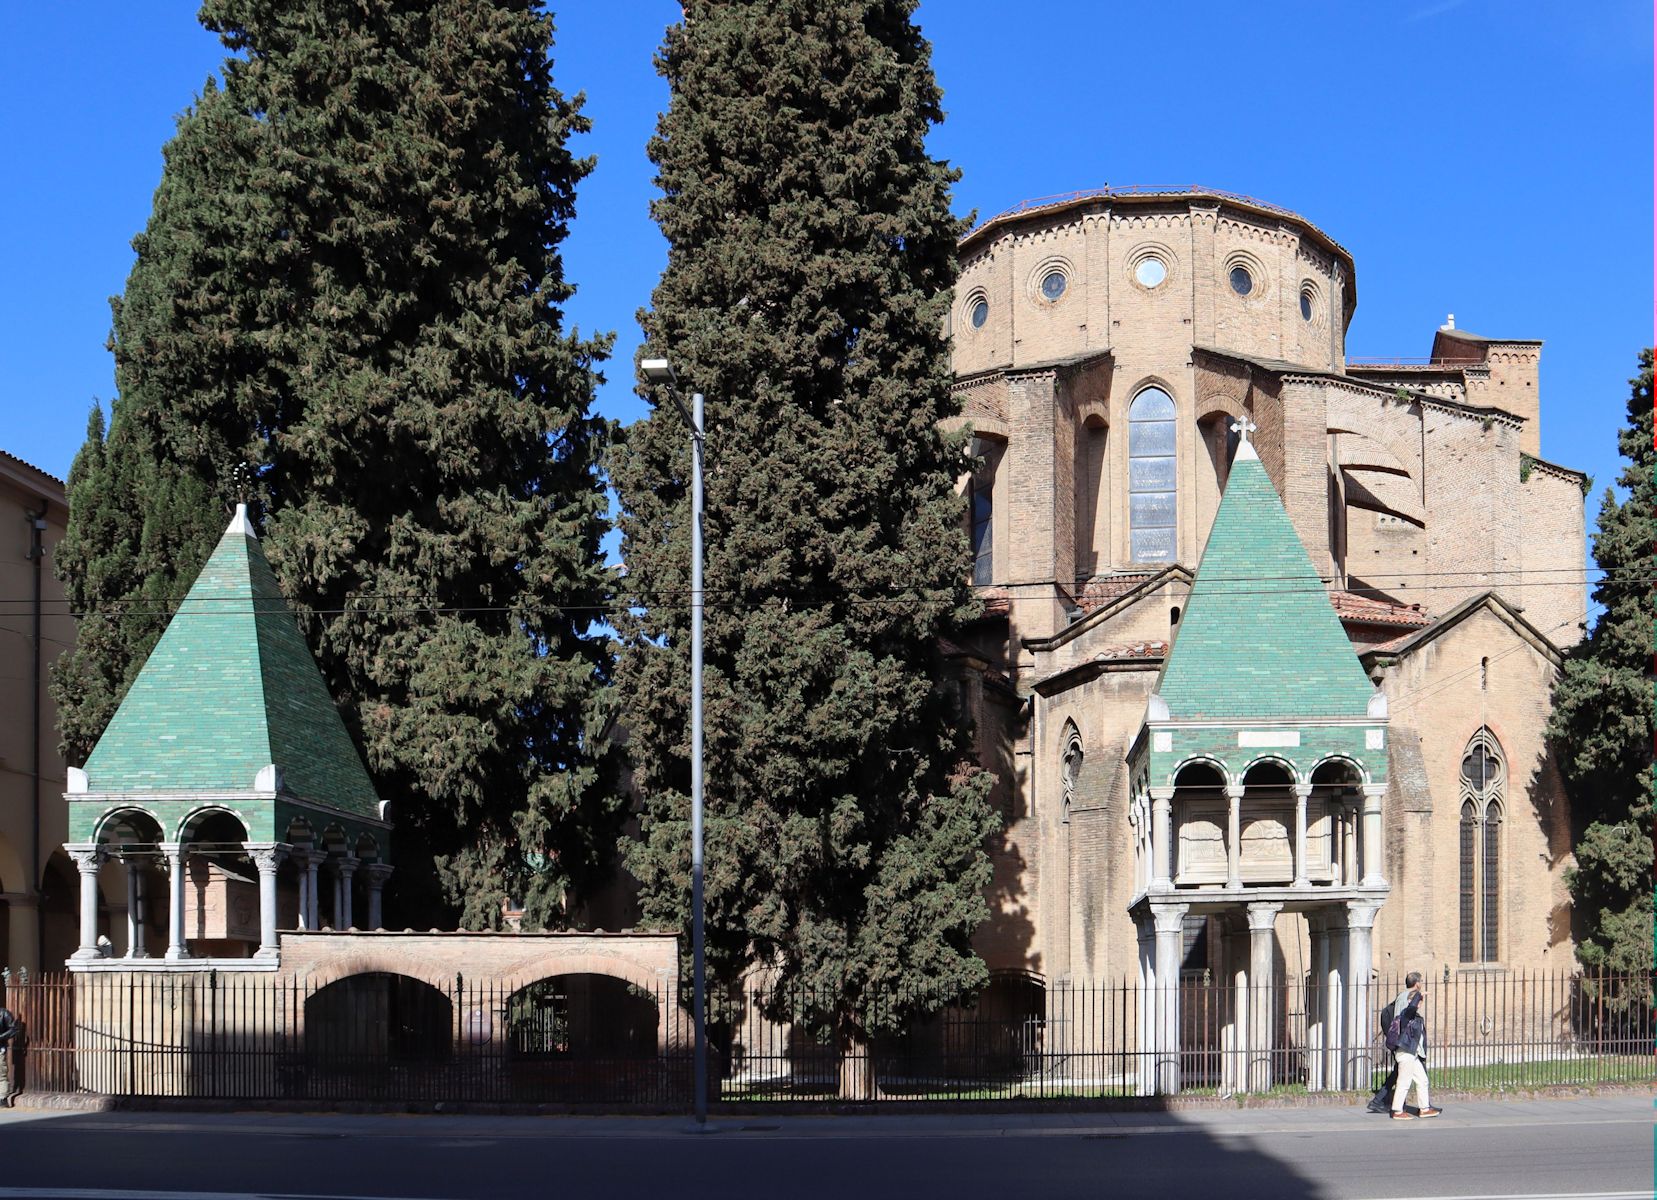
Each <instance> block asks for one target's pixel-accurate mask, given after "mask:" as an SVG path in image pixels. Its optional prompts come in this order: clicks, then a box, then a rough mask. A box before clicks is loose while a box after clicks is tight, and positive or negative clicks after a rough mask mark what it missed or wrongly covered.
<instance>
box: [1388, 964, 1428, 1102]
mask: <svg viewBox="0 0 1657 1200" xmlns="http://www.w3.org/2000/svg"><path fill="white" fill-rule="evenodd" d="M1426 998H1427V997H1426V993H1424V992H1423V991H1422V990H1421V972H1420V971H1411V972H1410V973H1409V974H1408V975H1406V976H1404V990H1403V991H1402V992H1400V993H1399V994H1398V999H1396V1000H1394V1001H1393V1002H1392V1010H1393V1012H1395V1013H1397V1014H1398V1015H1397V1016H1395V1017H1394V1018H1393V1020H1392V1026H1391V1028H1389V1029H1388V1030H1387V1045H1388V1046H1389V1047H1390V1048H1391V1049H1392V1056H1393V1059H1394V1061H1396V1062H1397V1064H1398V1083H1397V1085H1396V1086H1395V1087H1394V1088H1393V1089H1392V1119H1393V1120H1394V1121H1413V1120H1415V1114H1414V1113H1409V1112H1405V1111H1404V1098H1405V1097H1406V1096H1408V1095H1409V1094H1410V1089H1411V1088H1412V1087H1413V1088H1414V1089H1415V1103H1416V1107H1417V1108H1418V1109H1419V1110H1420V1112H1421V1115H1422V1116H1424V1117H1436V1116H1438V1114H1439V1111H1440V1110H1439V1109H1436V1108H1434V1107H1433V1106H1432V1100H1431V1099H1430V1098H1429V1096H1428V1094H1427V1019H1426V1018H1425V1017H1423V1016H1422V1015H1421V1006H1422V1004H1423V1003H1424V1002H1425V1001H1426Z"/></svg>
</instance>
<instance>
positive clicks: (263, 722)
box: [86, 507, 379, 817]
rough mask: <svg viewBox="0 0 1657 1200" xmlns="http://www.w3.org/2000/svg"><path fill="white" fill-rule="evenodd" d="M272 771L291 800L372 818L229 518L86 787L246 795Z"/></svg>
mask: <svg viewBox="0 0 1657 1200" xmlns="http://www.w3.org/2000/svg"><path fill="white" fill-rule="evenodd" d="M273 764H274V765H275V766H276V767H277V768H278V769H279V770H280V771H281V773H282V786H283V790H284V791H285V792H288V793H291V794H292V795H294V796H295V797H297V798H299V799H302V800H307V801H310V802H312V803H316V804H323V805H327V806H329V807H331V808H335V809H339V810H341V811H344V812H348V813H359V814H361V815H363V816H369V817H378V815H379V804H378V799H377V797H376V795H375V793H374V785H373V784H372V783H371V782H370V781H369V778H368V772H367V770H366V769H365V768H364V767H363V763H362V758H361V757H360V756H359V755H358V753H357V748H356V746H355V745H354V744H353V743H352V741H351V736H350V734H349V733H347V732H346V729H345V724H344V722H343V721H341V720H340V715H339V711H338V710H337V709H336V708H335V707H334V702H333V698H332V697H331V696H330V695H329V694H328V688H327V685H326V684H325V683H324V682H323V680H322V674H321V672H320V671H318V670H317V666H316V661H315V660H314V659H313V658H312V657H311V652H310V648H309V647H308V646H306V644H305V639H304V638H303V637H302V636H301V635H300V632H299V627H298V626H297V625H296V624H295V623H294V619H293V614H292V612H291V611H290V610H289V609H288V604H287V601H286V599H285V598H284V597H283V595H282V592H281V589H280V588H279V587H278V586H277V583H276V577H275V575H273V574H272V573H271V569H270V563H269V562H267V561H266V560H265V555H264V551H263V550H262V549H261V548H260V546H259V541H258V539H257V538H256V537H255V536H254V535H253V527H252V525H251V524H249V522H248V520H247V516H246V513H245V511H244V510H243V509H241V508H240V507H238V509H237V513H236V518H235V519H234V520H233V521H231V523H230V527H229V528H228V529H227V530H225V533H224V536H223V537H222V538H220V539H219V544H218V545H217V546H216V547H215V548H214V550H213V553H212V555H211V556H210V557H209V558H208V560H207V565H206V566H204V567H203V568H202V569H201V574H200V575H199V576H197V577H196V581H195V583H194V584H193V585H191V587H190V592H189V594H188V595H187V596H186V597H185V598H184V600H183V602H182V603H180V605H179V606H178V611H177V612H176V613H174V614H173V618H172V621H171V622H170V623H169V624H168V625H167V630H166V632H165V633H163V634H162V635H161V640H160V641H159V642H157V643H156V646H155V649H154V650H153V651H151V652H150V656H149V659H148V660H147V661H146V662H145V663H144V668H143V670H142V671H140V672H139V675H138V678H137V679H136V680H134V681H133V684H132V687H131V689H129V690H128V692H127V695H126V698H125V699H124V700H122V701H121V706H120V708H119V709H117V710H116V713H115V716H114V718H113V719H112V720H111V721H110V723H109V727H108V728H107V729H106V730H104V735H103V737H101V738H99V739H98V744H97V746H95V747H94V748H93V750H92V754H91V756H90V757H89V758H88V759H87V761H86V776H87V779H86V785H87V791H88V792H92V793H109V792H249V791H253V790H255V780H256V779H257V778H258V776H259V773H260V771H262V770H264V768H266V767H267V766H270V765H273ZM263 786H264V788H265V789H269V788H270V787H271V786H272V785H271V784H270V783H269V782H266V783H265V784H264V785H263Z"/></svg>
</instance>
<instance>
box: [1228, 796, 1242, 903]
mask: <svg viewBox="0 0 1657 1200" xmlns="http://www.w3.org/2000/svg"><path fill="white" fill-rule="evenodd" d="M1225 798H1226V819H1225V885H1226V887H1228V888H1233V889H1236V888H1240V887H1242V886H1243V785H1242V784H1241V783H1239V782H1235V781H1233V782H1231V783H1227V784H1226V785H1225Z"/></svg>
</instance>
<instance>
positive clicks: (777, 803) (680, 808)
mask: <svg viewBox="0 0 1657 1200" xmlns="http://www.w3.org/2000/svg"><path fill="white" fill-rule="evenodd" d="M914 7H915V6H914V4H913V3H912V2H911V0H699V2H694V3H689V4H687V5H686V6H685V20H684V22H683V23H682V24H680V25H678V26H675V27H673V28H671V29H670V30H669V31H668V34H667V40H666V45H665V48H664V50H663V53H662V54H661V56H660V58H659V60H658V68H659V69H660V70H661V72H662V73H663V74H664V75H665V76H666V77H667V78H668V80H669V81H670V84H671V88H672V95H671V102H670V105H669V108H668V111H667V112H666V113H665V114H664V115H663V116H662V118H661V120H660V124H659V126H658V130H657V134H656V136H655V138H654V139H653V140H652V141H651V143H650V155H651V158H652V161H654V162H655V164H656V165H657V167H658V171H659V174H658V183H659V185H660V187H661V189H662V191H663V196H662V198H661V199H659V200H658V201H657V202H656V203H655V205H654V213H655V216H656V219H657V221H658V222H659V224H660V226H661V228H662V231H663V233H664V234H665V235H666V237H667V241H668V247H669V249H668V265H667V269H666V271H665V273H664V275H663V277H662V279H661V282H660V284H659V285H658V287H657V289H656V292H655V295H654V303H653V307H652V308H651V309H650V310H649V311H648V312H645V313H643V314H641V320H642V322H643V324H644V328H645V332H646V337H647V343H646V344H647V347H648V352H649V353H652V354H665V355H667V356H669V357H670V358H671V360H672V362H673V364H674V366H675V370H676V371H677V373H678V375H679V379H680V382H681V389H682V391H683V392H684V393H685V394H686V395H688V394H689V392H690V391H691V390H699V391H702V392H704V393H705V395H706V397H707V425H708V430H709V432H708V451H707V460H706V462H707V501H706V510H707V517H706V522H705V529H706V546H707V569H706V577H705V587H706V589H707V597H708V611H707V618H706V626H705V637H704V644H705V661H706V672H705V675H706V682H705V688H706V697H707V700H706V728H707V740H706V763H707V774H706V796H707V827H706V828H707V847H708V852H707V876H706V878H707V884H706V896H707V912H708V931H709V932H708V952H709V961H710V964H711V966H712V969H713V970H714V972H715V973H716V975H717V976H719V977H721V978H724V979H727V980H728V979H732V978H734V977H736V976H737V975H738V974H739V973H740V972H741V971H742V970H743V969H744V968H746V967H747V966H749V965H751V964H760V965H763V966H764V967H766V968H768V969H771V970H773V971H775V973H776V975H775V978H776V979H777V980H778V981H779V982H780V983H781V984H782V985H784V986H785V987H786V986H790V985H795V986H799V987H802V988H804V989H807V990H808V991H809V992H810V993H811V994H814V995H819V996H821V997H823V998H824V1007H823V1010H822V1011H821V1013H820V1014H819V1019H821V1020H823V1021H824V1022H825V1023H831V1024H832V1025H833V1026H834V1029H835V1032H836V1033H837V1035H838V1036H839V1038H840V1040H841V1042H842V1044H843V1045H848V1046H849V1045H854V1044H859V1043H861V1042H863V1041H865V1040H866V1039H867V1037H868V1036H869V1035H870V1034H871V1033H874V1032H879V1031H881V1030H887V1029H891V1028H894V1027H896V1026H897V1025H898V1024H900V1023H901V1022H902V1021H903V1020H905V1019H906V1018H907V1017H908V1016H910V1015H912V1014H914V1013H916V1012H920V1011H925V1010H927V1009H929V1008H933V1007H936V1006H938V1005H940V1004H942V1003H945V1002H947V1001H949V1000H952V999H954V998H956V997H957V996H958V995H959V994H960V993H961V992H963V991H964V990H967V989H971V988H973V987H975V986H977V985H979V984H981V983H982V982H983V981H984V979H985V977H986V973H985V968H984V965H983V963H982V962H981V960H979V959H978V958H977V957H976V956H975V955H974V954H973V953H972V951H971V948H970V946H969V937H970V934H971V932H972V930H973V928H974V927H975V926H976V925H977V924H978V923H979V922H980V921H981V920H982V919H983V918H984V916H985V915H986V913H987V909H986V905H985V901H984V899H983V891H984V888H985V886H986V885H987V883H988V880H989V862H988V858H987V855H986V854H985V852H984V849H983V844H984V839H985V837H986V836H987V834H988V833H989V832H991V830H992V829H993V827H994V825H995V821H996V818H995V816H994V814H993V813H992V811H991V810H990V808H989V806H988V804H987V802H986V799H985V797H986V792H987V788H986V777H985V776H984V775H983V773H982V772H981V771H979V770H978V769H977V768H976V767H975V766H972V765H971V764H970V761H969V758H970V749H969V746H968V744H967V740H966V737H965V733H966V731H965V729H964V725H965V721H964V719H963V718H962V716H961V714H960V713H959V712H958V711H957V709H956V708H955V707H954V705H953V703H952V701H951V699H950V693H949V689H948V688H947V687H946V686H944V684H943V681H942V680H941V678H940V675H939V668H938V654H937V648H938V638H939V636H940V633H941V632H943V631H944V630H945V629H947V628H948V627H949V625H950V623H951V622H952V621H955V620H958V619H961V618H963V617H964V616H965V615H967V614H968V613H969V612H970V610H971V604H972V601H971V596H970V589H969V588H968V586H967V583H966V581H967V579H968V575H969V564H968V557H967V549H966V543H965V537H964V531H963V528H962V508H961V501H960V499H959V498H958V496H957V495H956V493H955V490H954V488H955V480H956V478H957V476H958V475H959V474H960V473H961V472H962V471H963V470H964V469H965V467H966V463H967V460H966V459H965V457H964V450H963V447H962V445H961V443H960V441H959V439H956V438H950V437H946V436H945V435H944V434H943V433H942V432H940V422H941V421H943V420H945V419H946V418H948V417H951V416H953V415H955V414H956V413H957V411H958V409H957V407H956V404H955V402H954V400H953V399H952V396H951V393H950V383H951V375H950V370H949V364H948V356H947V348H946V346H945V344H944V342H943V340H942V337H941V330H942V328H943V320H944V315H945V312H946V311H947V305H948V303H949V296H950V287H951V284H952V283H953V281H954V278H955V242H956V239H957V237H958V236H959V234H960V233H961V232H962V228H963V226H962V224H961V222H959V221H958V220H956V219H955V218H954V217H953V216H952V215H951V213H950V210H949V187H950V184H951V183H952V182H953V180H954V179H955V178H956V173H955V172H954V171H952V170H951V169H950V168H949V167H948V166H947V164H945V163H943V162H941V161H938V160H936V159H933V158H931V157H930V156H929V155H928V154H927V152H926V146H925V139H926V135H927V132H928V130H929V128H930V127H931V126H932V125H933V124H935V123H937V122H938V121H940V120H941V119H942V112H941V109H940V107H939V99H940V94H939V91H938V88H937V85H936V83H935V81H934V79H933V75H932V71H931V66H930V48H929V47H928V45H927V43H926V42H925V41H924V40H923V39H922V37H921V36H920V33H919V31H918V29H917V28H916V26H915V25H914V23H913V21H912V19H911V17H912V13H913V10H914ZM649 398H650V399H651V401H652V402H653V405H654V409H653V412H652V415H651V416H650V417H649V418H648V419H647V420H645V421H642V422H640V423H639V424H638V425H636V426H634V427H632V428H631V429H630V430H629V431H628V436H627V439H626V445H625V448H624V449H622V450H621V451H619V452H618V453H617V455H616V461H615V467H614V478H615V480H616V483H617V488H618V492H619V494H620V496H621V501H622V508H623V515H622V526H623V531H624V535H625V539H626V540H625V547H624V554H625V557H626V560H627V564H628V576H627V584H626V587H627V590H629V591H630V592H631V599H632V601H633V603H634V605H635V612H637V613H639V614H640V615H639V616H638V617H637V620H636V621H635V622H634V623H633V624H632V625H631V626H630V627H629V628H628V629H627V630H626V633H627V646H626V649H625V651H624V653H623V656H622V665H621V668H620V680H621V684H622V691H623V694H624V697H625V698H624V701H623V704H624V706H625V710H626V712H627V714H628V715H627V721H628V727H629V739H630V748H631V752H632V760H633V765H634V771H635V781H636V784H637V786H638V788H639V791H640V792H641V794H642V796H643V798H644V810H643V813H642V814H641V834H640V837H639V838H638V839H637V840H635V841H632V842H630V843H629V845H628V847H627V853H628V862H629V865H630V867H631V869H632V871H633V873H634V875H635V876H636V878H637V879H638V880H639V882H640V885H641V889H642V901H643V905H644V909H645V916H646V919H647V921H650V922H653V923H659V924H662V925H665V926H667V927H671V928H686V927H688V920H689V917H688V910H689V886H690V879H689V876H690V863H689V830H688V824H689V822H688V809H689V799H688V790H689V764H688V759H687V753H688V742H689V733H688V729H687V720H686V718H687V716H688V713H687V711H686V703H685V698H686V697H687V696H688V694H689V679H688V674H689V672H688V625H689V618H688V611H687V608H686V606H685V598H686V589H687V587H688V581H689V530H688V490H689V475H688V472H689V451H688V443H687V434H686V428H685V426H684V424H683V422H682V420H681V417H680V415H679V414H678V412H677V411H676V409H675V406H674V405H673V403H672V402H671V400H670V399H669V397H668V395H666V394H665V393H662V392H655V393H653V394H650V397H649ZM837 998H840V999H837ZM888 1001H891V1003H890V1004H889V1005H888V1003H887V1002H888Z"/></svg>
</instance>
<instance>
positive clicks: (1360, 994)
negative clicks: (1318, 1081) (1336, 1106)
mask: <svg viewBox="0 0 1657 1200" xmlns="http://www.w3.org/2000/svg"><path fill="white" fill-rule="evenodd" d="M1380 909H1381V905H1380V904H1379V902H1377V901H1364V900H1353V901H1349V902H1348V903H1347V906H1346V927H1347V966H1348V970H1347V973H1346V978H1347V986H1346V991H1347V996H1348V998H1349V1002H1348V1004H1347V1010H1346V1029H1347V1038H1346V1040H1347V1041H1348V1042H1349V1043H1351V1045H1352V1070H1351V1073H1350V1074H1349V1076H1348V1078H1347V1086H1349V1087H1359V1088H1365V1087H1368V1086H1369V1072H1370V1071H1371V1070H1372V1069H1373V1067H1374V1065H1375V1064H1374V1061H1373V1057H1372V1049H1373V1044H1374V1041H1375V1035H1376V1034H1377V1033H1378V1032H1379V1030H1378V1029H1377V1028H1376V1024H1377V1023H1376V1019H1375V1003H1374V1000H1373V998H1372V996H1371V994H1370V993H1371V991H1372V989H1371V987H1370V981H1369V974H1370V968H1371V966H1372V965H1373V959H1374V953H1373V945H1374V943H1373V940H1372V939H1373V935H1374V929H1375V914H1376V913H1377V912H1379V911H1380Z"/></svg>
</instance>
